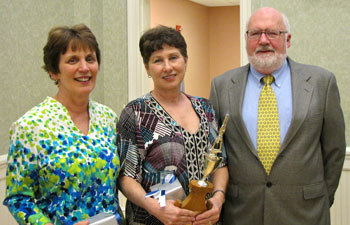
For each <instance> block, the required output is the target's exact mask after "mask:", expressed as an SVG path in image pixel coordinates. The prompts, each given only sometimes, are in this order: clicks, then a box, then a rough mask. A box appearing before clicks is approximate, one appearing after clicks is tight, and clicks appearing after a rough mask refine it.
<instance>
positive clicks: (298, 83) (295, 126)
mask: <svg viewBox="0 0 350 225" xmlns="http://www.w3.org/2000/svg"><path fill="white" fill-rule="evenodd" d="M288 62H289V65H290V68H291V76H292V96H293V116H292V121H291V124H290V126H289V129H288V131H287V134H286V137H285V138H284V141H283V143H282V146H281V149H280V152H279V154H280V153H281V152H283V151H284V149H285V148H286V146H288V144H289V142H290V141H291V140H292V139H293V137H294V136H295V134H296V133H297V131H298V130H299V128H300V126H301V124H302V123H303V122H304V120H305V118H306V115H307V112H308V109H309V104H310V101H311V96H312V92H313V87H312V86H311V85H310V84H309V83H308V80H309V79H310V77H311V76H310V74H305V73H303V72H301V71H300V70H299V65H298V64H297V63H296V62H294V61H293V60H291V59H290V58H288Z"/></svg>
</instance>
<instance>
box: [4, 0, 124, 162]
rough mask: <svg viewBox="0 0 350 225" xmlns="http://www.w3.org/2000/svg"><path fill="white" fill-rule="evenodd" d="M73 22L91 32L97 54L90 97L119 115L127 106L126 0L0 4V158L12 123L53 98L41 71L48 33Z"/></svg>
mask: <svg viewBox="0 0 350 225" xmlns="http://www.w3.org/2000/svg"><path fill="white" fill-rule="evenodd" d="M77 23H85V24H86V25H88V26H89V27H90V28H91V30H92V31H93V32H94V34H95V35H96V37H97V40H98V42H99V44H100V49H101V53H102V54H101V55H102V64H101V67H100V71H99V74H98V81H97V86H96V88H95V90H94V92H93V94H92V99H94V100H96V101H98V102H100V103H102V104H106V105H108V106H110V107H111V108H112V109H114V110H115V111H116V112H117V113H118V114H119V112H120V110H121V108H122V106H123V105H124V104H125V103H126V102H127V97H128V96H127V90H128V88H127V44H126V43H127V33H126V1H121V0H118V1H115V0H105V1H95V0H88V1H87V0H61V1H56V0H36V1H12V0H0V33H1V35H0V62H1V63H0V74H1V77H2V79H1V82H0V104H1V110H0V155H1V154H7V151H8V143H9V140H8V131H9V127H10V125H11V123H12V122H14V121H15V120H17V119H18V118H19V117H20V116H21V115H23V114H24V113H25V112H26V111H27V110H29V109H30V108H32V107H33V106H35V105H37V104H38V103H40V102H41V101H43V99H44V98H45V97H46V96H54V95H55V94H56V91H57V87H56V86H55V85H54V84H53V82H52V81H51V80H50V79H49V77H48V75H47V73H45V71H44V70H43V69H41V66H42V65H43V60H42V58H43V54H42V49H43V47H44V45H45V43H46V39H47V33H48V31H49V30H50V29H51V28H52V27H53V26H58V25H73V24H77Z"/></svg>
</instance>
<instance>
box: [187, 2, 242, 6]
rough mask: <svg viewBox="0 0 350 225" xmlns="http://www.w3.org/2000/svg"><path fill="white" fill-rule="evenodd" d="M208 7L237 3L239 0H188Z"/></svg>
mask: <svg viewBox="0 0 350 225" xmlns="http://www.w3.org/2000/svg"><path fill="white" fill-rule="evenodd" d="M190 1H191V2H195V3H198V4H201V5H205V6H208V7H215V6H232V5H239V0H190Z"/></svg>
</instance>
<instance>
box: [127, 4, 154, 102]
mask: <svg viewBox="0 0 350 225" xmlns="http://www.w3.org/2000/svg"><path fill="white" fill-rule="evenodd" d="M127 18H128V100H129V101H131V100H134V99H136V98H138V97H140V96H141V95H143V94H145V93H147V92H149V91H150V90H151V82H150V80H149V78H148V77H147V73H146V71H145V68H144V66H143V61H142V57H141V56H140V51H139V48H138V46H139V39H140V36H141V35H142V33H143V32H144V31H145V30H147V29H148V28H149V27H150V0H134V1H128V2H127Z"/></svg>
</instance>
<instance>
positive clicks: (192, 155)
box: [117, 93, 226, 224]
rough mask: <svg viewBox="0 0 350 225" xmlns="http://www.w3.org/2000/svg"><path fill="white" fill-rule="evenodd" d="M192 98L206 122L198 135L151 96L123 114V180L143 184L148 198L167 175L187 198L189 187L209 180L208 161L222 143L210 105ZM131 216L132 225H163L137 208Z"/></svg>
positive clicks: (132, 104)
mask: <svg viewBox="0 0 350 225" xmlns="http://www.w3.org/2000/svg"><path fill="white" fill-rule="evenodd" d="M186 96H187V97H188V98H189V99H190V101H191V103H192V106H193V108H194V110H195V111H196V113H197V115H198V117H199V118H200V128H199V129H198V130H197V132H196V133H194V134H191V133H189V132H187V131H186V130H185V129H184V128H182V127H181V126H180V125H179V124H177V123H176V121H174V120H173V119H172V117H171V116H170V115H169V114H168V113H167V112H166V111H165V110H164V109H163V108H162V106H161V105H160V104H159V103H158V102H157V101H156V100H155V99H154V98H153V97H152V95H151V93H148V94H146V95H145V96H143V97H140V98H138V99H136V100H134V101H131V102H130V103H129V104H128V105H127V106H126V107H125V108H124V109H123V111H122V113H121V116H120V120H119V122H118V126H117V130H118V151H119V155H120V160H121V174H122V175H124V176H129V177H131V178H133V179H135V180H137V181H138V182H139V183H140V184H141V185H142V187H143V188H144V189H145V191H146V192H149V191H150V187H151V186H152V185H154V184H157V183H159V182H160V181H161V178H162V177H163V176H164V174H165V173H167V170H174V173H175V175H176V177H177V179H178V180H179V181H180V183H181V185H182V187H183V188H184V190H185V193H186V194H189V188H188V185H189V182H190V181H191V180H193V179H196V180H198V179H200V178H202V176H203V173H202V171H203V170H204V156H205V153H206V152H208V151H209V150H210V148H211V143H213V142H214V141H215V138H216V137H217V134H218V126H217V123H216V121H215V114H214V110H213V108H212V106H211V104H210V102H209V101H208V100H207V99H204V98H199V97H193V96H189V95H186ZM179 110H181V109H179ZM221 156H222V157H223V158H224V160H223V162H222V164H221V165H220V166H225V165H226V153H225V149H224V148H223V152H222V155H221ZM126 211H127V212H126V216H127V220H128V222H129V223H130V224H162V223H161V222H160V221H159V220H157V219H156V218H155V217H153V216H151V215H149V214H148V213H147V212H146V211H145V210H144V209H142V208H140V207H138V206H137V205H134V204H132V203H131V202H128V203H127V210H126Z"/></svg>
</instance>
